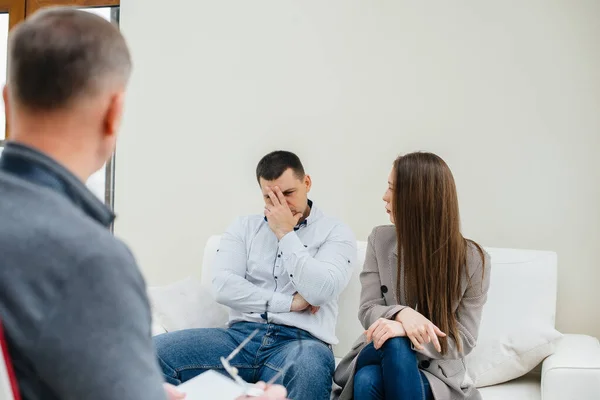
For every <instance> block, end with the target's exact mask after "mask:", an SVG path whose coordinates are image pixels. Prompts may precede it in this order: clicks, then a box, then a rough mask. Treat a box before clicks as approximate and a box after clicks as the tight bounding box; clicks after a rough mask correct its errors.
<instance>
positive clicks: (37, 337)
mask: <svg viewBox="0 0 600 400" xmlns="http://www.w3.org/2000/svg"><path fill="white" fill-rule="evenodd" d="M8 70H9V74H8V83H7V86H6V87H5V88H4V91H3V97H4V103H5V105H6V117H7V121H8V126H9V127H10V134H11V135H10V138H11V140H10V141H9V143H8V145H7V146H6V148H5V150H4V152H3V154H2V157H1V158H0V193H1V198H0V319H1V320H2V325H3V326H4V333H5V336H6V342H7V345H8V352H9V355H10V359H11V361H12V363H13V365H14V369H15V373H16V376H17V380H18V386H19V390H20V392H21V395H22V397H23V398H24V399H25V400H34V399H48V400H53V399H62V400H66V399H91V400H106V399H115V400H116V399H127V400H135V399H140V400H164V399H166V398H169V399H180V398H183V397H184V395H183V394H181V393H179V392H178V391H177V390H176V389H175V388H174V387H173V386H171V385H167V384H165V383H164V381H163V378H162V375H161V373H160V371H159V368H158V363H157V361H156V353H155V350H154V346H153V342H152V339H151V337H150V330H151V329H150V324H151V320H150V319H151V317H150V308H149V305H148V299H147V297H146V288H145V283H144V280H143V278H142V275H141V274H140V271H139V269H138V267H137V265H136V262H135V260H134V258H133V256H132V254H131V252H130V251H129V249H128V248H127V247H126V246H125V245H124V244H123V243H122V242H121V241H119V240H117V239H116V238H115V237H114V236H113V235H112V234H111V233H110V231H109V229H107V228H108V227H109V226H110V225H111V224H112V222H113V220H114V215H113V213H112V211H111V210H110V209H109V208H108V207H106V206H105V205H104V204H103V203H102V202H100V201H99V200H98V199H97V198H96V197H95V196H94V195H93V194H92V193H91V192H90V191H89V190H88V189H87V188H86V187H85V185H84V183H83V182H85V181H86V180H87V179H88V178H89V177H90V175H92V174H93V173H94V172H95V171H97V170H99V169H100V168H101V167H102V166H103V165H104V163H105V162H106V161H107V160H108V159H109V157H110V156H111V154H112V153H113V151H114V149H115V143H116V139H117V132H118V129H119V125H120V122H121V115H122V113H123V103H124V97H125V88H126V86H127V82H128V80H129V75H130V73H131V58H130V54H129V50H128V48H127V45H126V43H125V40H124V39H123V37H122V36H121V34H120V32H119V30H118V29H117V28H116V27H115V26H114V25H112V24H110V23H109V22H107V21H105V20H103V19H102V18H100V17H98V16H96V15H93V14H90V13H87V12H84V11H77V10H74V9H67V8H52V9H47V10H44V11H41V12H38V13H37V14H35V15H34V16H33V17H32V18H30V19H28V20H27V21H25V22H24V23H22V24H21V25H19V26H18V27H17V28H16V29H15V30H14V31H13V32H12V33H11V36H10V44H9V65H8ZM282 390H283V388H281V387H271V388H269V389H268V390H267V392H270V394H275V395H283V396H285V391H284V390H283V391H282Z"/></svg>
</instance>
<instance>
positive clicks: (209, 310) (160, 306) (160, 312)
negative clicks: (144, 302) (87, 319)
mask: <svg viewBox="0 0 600 400" xmlns="http://www.w3.org/2000/svg"><path fill="white" fill-rule="evenodd" d="M148 296H149V298H150V304H151V305H152V314H153V319H154V324H153V325H154V328H153V330H154V332H153V334H156V333H159V331H158V329H157V328H158V326H160V327H162V328H164V330H165V331H166V332H171V331H177V330H181V329H191V328H217V327H224V326H225V325H226V324H227V321H228V319H229V312H228V309H227V307H225V306H222V305H220V304H218V303H217V302H216V301H215V300H214V297H213V295H212V292H211V289H210V288H209V287H207V286H206V285H202V284H201V283H200V282H199V281H197V280H196V279H194V278H191V277H190V278H186V279H184V280H182V281H179V282H175V283H173V284H171V285H168V286H163V287H150V288H148Z"/></svg>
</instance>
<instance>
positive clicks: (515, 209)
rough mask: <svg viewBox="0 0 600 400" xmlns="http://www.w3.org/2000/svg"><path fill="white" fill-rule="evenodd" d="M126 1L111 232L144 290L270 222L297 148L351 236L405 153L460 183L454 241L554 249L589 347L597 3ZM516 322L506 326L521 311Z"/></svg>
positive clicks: (594, 324) (596, 215) (366, 221)
mask: <svg viewBox="0 0 600 400" xmlns="http://www.w3.org/2000/svg"><path fill="white" fill-rule="evenodd" d="M164 5H165V3H164V1H160V0H122V15H121V20H122V29H123V31H124V33H125V34H126V36H127V38H128V40H129V42H130V44H131V46H132V49H133V54H134V60H135V64H136V65H135V73H134V78H133V81H132V85H131V92H130V97H129V102H128V110H127V113H126V118H125V123H124V132H123V136H122V139H121V141H120V144H119V147H118V151H117V163H116V168H117V169H116V171H117V176H116V209H117V212H118V215H119V216H118V222H117V225H116V232H117V234H118V235H120V236H121V237H123V238H124V239H125V240H126V241H127V242H128V243H129V244H130V245H131V246H132V247H133V250H134V251H135V253H136V255H137V256H138V258H139V261H140V263H141V266H142V269H143V271H144V273H145V274H146V276H147V279H148V282H149V283H150V284H165V283H168V282H172V281H175V280H177V279H180V278H183V277H185V276H187V275H190V274H196V275H197V274H198V271H199V268H200V262H201V256H202V250H203V245H204V242H205V240H206V239H207V237H208V236H209V235H210V234H213V233H220V232H222V231H223V230H224V229H225V228H226V226H227V225H228V224H229V222H230V221H231V220H232V219H233V218H234V217H235V216H237V215H240V214H245V213H252V212H261V211H262V208H261V195H260V192H259V191H258V187H257V186H256V183H255V181H254V168H255V165H256V163H257V162H258V160H259V159H260V157H261V156H262V155H264V154H265V153H266V152H268V151H271V150H274V149H280V148H283V149H290V150H293V151H295V152H297V153H298V154H299V155H300V157H301V158H302V160H303V161H304V163H305V166H306V168H307V170H308V172H309V173H311V174H312V176H313V180H314V192H313V195H312V197H313V199H314V200H315V201H317V202H318V203H319V205H320V206H321V207H322V208H323V209H325V210H326V211H328V212H329V213H331V214H336V215H338V216H339V217H341V218H343V219H344V220H345V221H347V222H348V223H349V224H350V225H351V227H352V228H353V229H354V231H355V232H356V235H357V237H359V238H360V239H365V238H366V237H367V235H368V233H369V232H370V230H371V228H372V227H373V226H375V225H377V224H381V223H385V222H386V215H385V214H384V212H383V207H382V202H381V200H380V198H381V195H382V192H383V191H384V189H385V186H386V178H387V174H388V170H389V168H390V166H391V163H392V161H393V159H394V158H395V156H396V155H397V154H398V153H403V152H410V151H414V150H429V151H434V152H436V153H438V154H439V155H441V156H442V157H443V158H445V159H446V160H447V161H448V163H449V164H450V166H451V168H452V169H453V171H454V174H455V177H456V180H457V184H458V189H459V194H460V200H461V211H462V217H463V228H464V232H465V234H466V235H467V236H468V237H471V238H474V239H476V240H477V241H479V242H480V243H482V244H483V245H485V246H493V247H515V248H532V249H544V250H554V251H556V252H558V255H559V262H560V271H559V281H560V283H559V297H558V301H559V305H558V327H559V329H561V330H563V331H564V332H586V333H590V334H594V335H596V336H600V313H599V311H598V305H599V304H600V290H599V289H600V288H599V287H598V285H599V283H600V272H599V271H600V265H599V262H598V255H597V252H598V244H599V243H600V161H599V159H598V151H599V150H600V112H599V111H600V108H599V107H600V2H598V1H594V0H589V1H584V0H563V1H534V0H529V1H522V0H511V1H496V2H473V1H461V2H459V1H453V2H437V3H436V4H435V6H433V5H430V4H426V2H408V1H397V0H379V1H374V0H364V1H357V0H352V1H350V0H336V1H334V0H330V1H327V2H323V1H316V0H312V1H302V2H300V1H294V0H269V1H247V0H237V1H231V0H229V1H214V0H210V1H208V0H203V1H191V0H190V1H183V0H180V1H175V0H171V2H170V3H169V7H168V8H165V7H164ZM515 312H517V310H515Z"/></svg>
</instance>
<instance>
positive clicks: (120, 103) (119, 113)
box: [104, 92, 125, 136]
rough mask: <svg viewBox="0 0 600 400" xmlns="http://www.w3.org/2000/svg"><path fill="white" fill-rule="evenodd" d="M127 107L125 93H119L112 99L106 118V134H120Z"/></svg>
mask: <svg viewBox="0 0 600 400" xmlns="http://www.w3.org/2000/svg"><path fill="white" fill-rule="evenodd" d="M124 106H125V92H119V93H117V94H115V95H114V96H112V97H111V99H110V102H109V104H108V108H107V110H106V114H105V116H104V134H105V135H106V136H115V135H116V134H117V133H118V132H119V128H120V126H121V120H122V118H123V108H124Z"/></svg>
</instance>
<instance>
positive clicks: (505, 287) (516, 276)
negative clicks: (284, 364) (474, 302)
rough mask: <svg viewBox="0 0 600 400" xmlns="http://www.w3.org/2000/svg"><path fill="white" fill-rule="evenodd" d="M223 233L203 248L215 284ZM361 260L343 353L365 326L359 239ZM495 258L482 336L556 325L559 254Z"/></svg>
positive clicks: (340, 331)
mask: <svg viewBox="0 0 600 400" xmlns="http://www.w3.org/2000/svg"><path fill="white" fill-rule="evenodd" d="M219 241H220V236H212V237H211V238H210V239H209V240H208V242H207V244H206V247H205V249H204V260H203V263H202V274H201V280H202V283H203V284H207V285H210V283H211V280H212V273H211V266H212V262H213V260H214V257H215V255H216V252H217V248H218V246H219ZM357 245H358V259H357V260H358V261H357V265H356V267H355V269H354V274H353V276H352V279H351V280H350V283H349V284H348V286H347V287H346V289H345V290H344V292H343V293H342V294H341V296H340V299H339V317H338V322H337V328H336V334H337V337H338V339H339V343H338V344H337V345H336V346H335V347H334V353H335V355H336V357H343V356H344V355H345V354H346V353H347V352H348V351H349V350H350V347H351V345H352V343H353V342H354V341H355V340H356V338H357V337H358V336H359V335H360V334H361V333H362V332H363V327H362V326H361V324H360V322H359V321H358V307H359V300H360V290H361V287H360V279H359V275H360V271H361V270H362V265H363V263H364V259H365V252H366V248H367V243H366V242H360V241H359V242H357ZM485 250H486V251H487V252H488V253H489V254H490V256H491V259H492V268H491V284H490V290H489V293H488V301H487V303H486V305H485V308H484V313H483V319H482V323H481V327H480V332H479V338H480V340H485V339H488V338H490V337H493V336H494V335H498V334H501V333H504V332H507V331H508V329H509V328H510V330H512V331H514V330H515V326H531V324H534V325H535V324H543V325H544V326H548V325H550V326H554V322H555V312H556V284H557V258H556V254H555V253H553V252H549V251H536V250H518V249H498V248H485Z"/></svg>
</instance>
